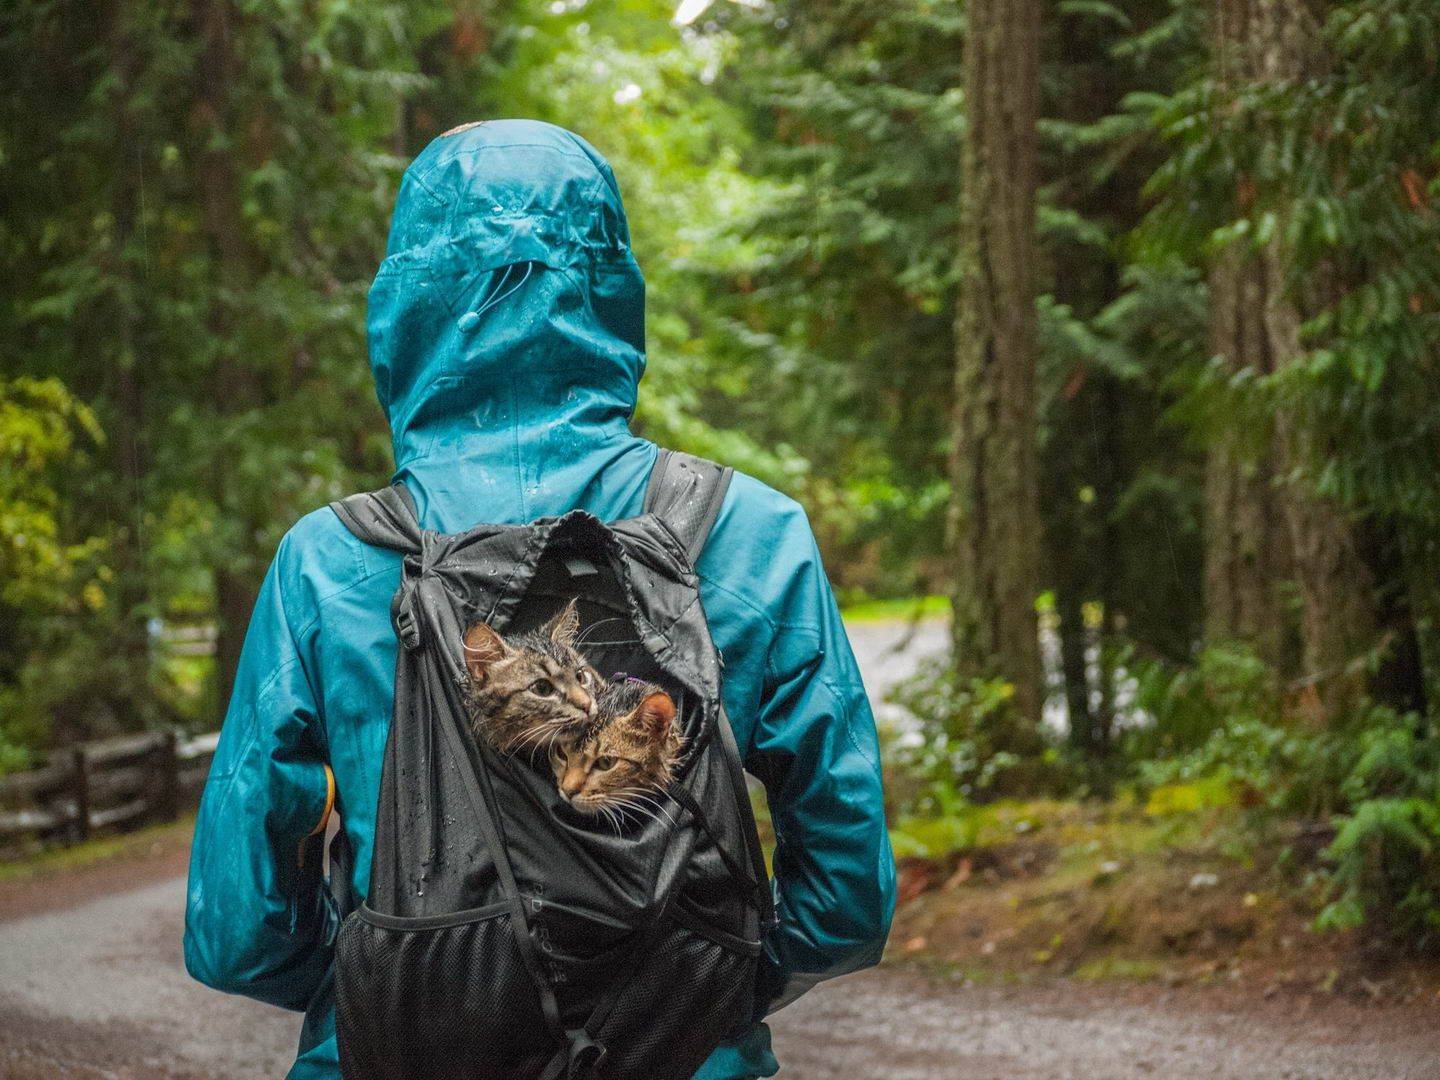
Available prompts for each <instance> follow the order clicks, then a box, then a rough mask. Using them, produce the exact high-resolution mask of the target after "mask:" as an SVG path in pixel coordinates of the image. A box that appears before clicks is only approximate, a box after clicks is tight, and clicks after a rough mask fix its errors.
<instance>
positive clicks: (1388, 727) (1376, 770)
mask: <svg viewBox="0 0 1440 1080" xmlns="http://www.w3.org/2000/svg"><path fill="white" fill-rule="evenodd" d="M1357 746H1358V754H1357V756H1356V758H1355V760H1354V762H1353V765H1352V766H1351V768H1350V770H1349V772H1348V775H1346V776H1345V778H1344V780H1343V781H1342V782H1341V785H1340V792H1341V795H1342V796H1343V798H1344V799H1345V801H1346V803H1347V804H1348V808H1347V810H1346V812H1345V813H1342V814H1338V815H1336V817H1335V819H1334V820H1335V824H1336V826H1337V829H1338V831H1337V833H1336V836H1335V839H1334V841H1333V842H1332V843H1331V844H1330V846H1329V848H1328V849H1327V850H1326V853H1325V854H1326V858H1327V859H1328V860H1329V861H1330V863H1331V870H1330V895H1329V903H1328V904H1327V905H1326V907H1325V909H1324V910H1323V911H1322V912H1321V914H1320V918H1319V920H1318V924H1319V925H1320V926H1321V927H1324V928H1348V927H1359V926H1369V927H1371V928H1373V929H1376V930H1378V931H1379V932H1381V933H1383V934H1384V936H1386V937H1389V938H1391V939H1392V940H1393V941H1394V942H1395V943H1397V944H1400V945H1402V946H1404V947H1406V948H1407V949H1414V950H1417V951H1419V950H1427V951H1433V950H1434V949H1435V948H1436V946H1437V945H1440V933H1437V931H1440V860H1437V851H1440V801H1437V797H1440V747H1437V745H1436V740H1435V737H1434V734H1433V732H1432V731H1431V730H1430V728H1429V725H1428V724H1426V723H1425V722H1424V721H1423V720H1422V719H1421V718H1420V717H1419V716H1417V715H1416V714H1414V713H1406V714H1403V715H1402V714H1396V713H1395V712H1393V711H1391V710H1389V709H1381V708H1376V709H1373V710H1371V712H1370V714H1369V716H1368V717H1367V726H1366V728H1365V729H1364V730H1363V731H1361V732H1360V733H1359V737H1358V740H1357Z"/></svg>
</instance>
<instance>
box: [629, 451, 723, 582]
mask: <svg viewBox="0 0 1440 1080" xmlns="http://www.w3.org/2000/svg"><path fill="white" fill-rule="evenodd" d="M734 475H735V470H734V469H731V468H729V467H727V466H724V465H717V464H715V462H713V461H706V460H705V459H704V458H698V457H695V456H694V455H693V454H682V453H680V452H679V451H676V450H661V451H660V456H659V457H657V458H656V459H655V467H654V468H653V469H651V470H650V484H649V486H648V487H646V489H645V508H644V512H645V513H647V514H654V515H655V516H656V517H658V518H659V519H660V520H661V521H663V522H665V524H666V525H667V526H669V528H670V531H671V532H673V533H674V534H675V536H676V538H677V539H679V541H680V543H681V544H683V545H684V546H685V553H686V554H687V555H688V556H689V557H690V565H691V566H694V565H695V560H696V559H698V558H699V557H700V552H701V550H702V549H703V548H704V547H705V541H706V540H707V539H708V538H709V536H710V530H711V528H713V527H714V525H715V519H716V518H717V517H719V516H720V506H721V504H723V503H724V502H725V492H726V491H728V490H729V488H730V479H731V477H733V476H734Z"/></svg>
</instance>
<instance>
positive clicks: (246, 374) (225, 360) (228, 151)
mask: <svg viewBox="0 0 1440 1080" xmlns="http://www.w3.org/2000/svg"><path fill="white" fill-rule="evenodd" d="M240 18H241V16H240V15H239V13H238V12H237V11H236V10H235V7H234V4H233V2H232V0H207V2H206V3H205V4H204V5H203V6H202V7H201V9H200V13H199V19H200V33H201V37H202V40H203V43H204V47H203V48H202V49H201V51H200V67H199V69H198V71H197V78H198V80H199V83H198V85H199V99H200V103H201V116H202V118H203V123H204V124H206V125H207V126H208V127H209V128H210V129H211V132H210V134H211V137H210V138H209V139H208V140H206V145H205V149H204V152H203V153H202V154H201V157H200V161H199V168H198V180H199V187H200V208H201V222H202V225H203V227H204V230H205V238H206V242H207V247H208V249H209V256H210V261H211V265H212V267H213V274H214V281H215V288H214V290H213V292H212V295H211V300H210V310H209V313H208V315H207V317H206V322H207V324H208V327H209V331H210V334H211V336H212V337H213V339H214V340H215V341H217V342H220V343H222V347H221V349H220V351H219V353H218V357H217V360H216V370H215V372H214V375H213V383H214V385H215V387H216V405H217V408H218V409H219V410H221V411H229V410H234V411H240V410H243V409H246V408H253V407H256V406H258V405H260V404H261V403H262V398H263V388H262V387H261V386H260V385H259V383H258V380H257V379H256V377H255V374H254V372H253V371H252V370H251V369H250V368H249V367H248V366H247V359H246V358H245V357H244V356H240V355H236V353H235V352H234V350H233V349H232V348H231V347H230V345H229V343H230V342H231V341H232V338H233V329H234V326H235V313H234V310H233V309H234V305H235V304H236V303H237V302H238V298H239V297H240V296H241V295H242V294H243V292H244V290H245V289H246V288H247V287H248V286H249V284H250V282H251V280H252V278H253V277H254V276H255V275H254V265H253V264H254V258H253V252H252V249H251V245H250V242H249V238H248V236H247V234H246V230H245V221H244V212H243V207H242V206H241V201H240V189H241V181H242V177H241V173H240V163H239V159H238V158H237V156H236V151H235V149H234V143H235V140H237V139H238V138H239V137H240V133H241V131H242V118H240V117H239V116H237V115H236V109H235V104H234V101H233V96H234V84H235V79H236V75H237V62H238V60H237V56H236V51H235V49H236V42H235V35H236V32H237V30H238V29H239V27H238V25H237V24H238V22H239V19H240ZM216 460H217V463H223V462H226V461H227V460H228V456H227V455H223V454H221V455H217V459H216ZM223 469H224V465H223V464H217V466H216V474H215V475H214V476H213V477H212V483H213V485H214V487H213V490H215V491H216V492H218V493H221V494H220V495H219V502H220V507H221V512H222V513H225V514H227V516H234V517H237V518H240V519H241V520H240V521H239V522H238V524H239V526H240V528H239V529H238V533H239V535H240V536H242V537H244V538H246V539H244V540H242V541H241V545H242V548H241V550H239V551H235V552H232V553H230V555H229V563H228V564H227V565H225V566H222V567H216V569H215V576H214V589H215V614H216V621H217V626H216V636H215V665H216V666H215V679H216V687H217V691H218V697H217V701H218V705H219V709H220V713H221V716H222V717H223V715H224V713H225V709H226V708H227V706H228V705H229V701H230V692H231V689H232V688H233V686H234V683H235V668H236V666H237V664H238V663H239V659H240V649H241V646H242V645H243V644H244V640H245V631H246V629H247V627H248V624H249V621H250V612H251V610H252V609H253V607H254V603H255V592H256V590H257V588H258V582H257V581H256V580H254V575H252V574H250V573H247V569H248V568H249V567H250V565H251V563H252V560H253V552H252V551H251V550H250V549H249V545H250V543H251V542H252V541H251V540H250V539H249V538H252V537H254V536H255V535H256V532H257V531H258V530H257V528H256V525H255V523H254V522H251V521H249V520H245V519H244V518H245V513H244V510H243V509H240V510H237V509H236V508H235V507H233V506H229V505H227V500H226V498H225V496H224V494H223V493H224V492H225V491H226V490H227V486H228V485H227V477H226V476H225V475H224V472H223Z"/></svg>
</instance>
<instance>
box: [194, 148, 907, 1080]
mask: <svg viewBox="0 0 1440 1080" xmlns="http://www.w3.org/2000/svg"><path fill="white" fill-rule="evenodd" d="M370 305H371V306H370V316H369V328H370V351H371V362H372V366H373V368H374V372H375V378H376V383H377V389H378V392H379V395H380V400H381V403H382V405H383V406H384V407H385V409H386V412H387V414H388V416H389V418H390V423H391V428H392V433H393V439H394V446H395V455H396V463H397V475H396V478H397V480H399V481H400V482H402V483H404V484H405V486H406V487H407V488H408V489H409V491H410V492H411V493H412V494H413V495H414V497H415V501H416V504H417V507H418V512H419V517H420V521H421V524H422V525H424V526H425V527H426V528H428V529H433V530H437V531H441V532H457V531H460V530H462V529H464V528H467V527H469V526H471V525H473V524H476V523H478V522H495V523H521V522H526V521H530V520H533V519H535V518H539V517H545V516H549V515H555V514H561V513H565V512H567V511H569V510H572V509H583V510H587V511H589V512H590V513H592V514H594V515H595V516H596V517H598V518H600V519H602V520H616V519H620V518H624V517H627V516H630V515H633V514H635V513H637V512H638V511H639V509H640V504H641V501H642V499H643V495H644V489H645V484H646V481H647V479H648V477H649V474H650V469H651V466H652V464H653V462H654V460H655V456H656V454H657V452H658V450H657V448H656V447H655V446H654V444H652V443H649V442H647V441H645V440H643V439H640V438H637V437H636V436H634V435H632V434H631V433H630V430H629V419H630V415H631V413H632V411H633V409H634V404H635V395H636V390H637V385H638V382H639V379H640V375H641V373H642V371H643V368H644V351H643V350H644V316H643V312H644V285H643V281H642V279H641V277H640V273H639V270H638V268H637V267H636V265H635V263H634V260H633V258H632V257H631V255H630V250H629V236H628V231H627V227H626V223H625V217H624V211H623V208H622V206H621V203H620V196H619V191H618V189H617V187H616V184H615V180H614V177H613V176H612V174H611V172H610V169H609V167H608V165H606V164H605V162H604V161H603V159H602V158H601V157H600V156H599V155H598V154H597V153H596V152H595V151H594V150H593V149H592V148H591V147H590V146H589V145H588V144H587V143H585V142H584V141H583V140H581V139H579V138H577V137H576V136H574V135H571V134H570V133H568V132H565V131H563V130H561V129H558V128H555V127H552V126H549V125H545V124H539V123H534V122H528V121H500V122H493V123H484V124H479V125H469V126H467V127H465V128H462V129H458V130H457V132H455V133H453V134H450V135H448V136H442V137H441V138H440V139H438V140H436V141H435V142H434V143H432V144H431V146H430V147H429V148H428V149H427V150H426V151H425V152H424V153H423V154H421V156H420V157H419V158H417V159H416V161H415V162H414V164H413V165H412V166H411V168H410V169H409V171H408V172H407V174H406V178H405V181H404V184H403V185H402V188H401V192H400V196H399V200H398V202H397V206H396V211H395V218H394V222H393V224H392V229H391V236H390V244H389V249H388V252H387V257H386V259H385V262H384V263H383V264H382V267H381V270H380V273H379V274H378V275H377V277H376V281H375V284H374V287H373V288H372V290H371V297H370ZM697 571H698V573H699V576H700V593H701V599H702V603H703V605H704V608H705V613H706V617H707V620H708V622H709V624H710V628H711V633H712V635H713V637H714V640H715V643H716V645H717V647H718V648H719V650H720V652H721V654H722V656H723V659H724V663H725V683H724V697H725V703H726V709H727V712H728V715H729V716H730V718H731V722H732V724H733V726H734V728H735V736H736V739H737V741H738V743H739V745H740V747H741V751H742V753H743V754H744V755H745V760H746V767H747V769H749V770H750V771H751V772H752V773H754V774H755V775H756V776H758V777H759V778H760V779H761V780H762V781H763V782H764V784H765V786H766V789H767V792H768V795H769V799H770V804H771V810H772V817H773V821H774V824H775V832H776V838H777V847H776V852H775V857H774V871H775V881H776V907H777V913H778V916H779V920H780V924H779V927H778V928H777V929H776V930H775V931H774V932H773V933H772V934H771V936H770V938H769V940H768V941H767V945H766V956H767V961H766V963H765V965H764V970H763V974H762V986H761V988H760V993H759V996H758V1000H760V1001H761V1002H762V1003H765V1004H766V1010H765V1011H768V1010H769V1009H773V1008H774V1007H776V1006H777V1005H778V1004H781V1003H783V1002H784V1001H787V1000H789V999H791V998H793V997H794V996H795V995H796V994H798V993H799V992H801V991H803V990H804V989H806V988H807V987H808V986H810V985H813V983H814V982H816V981H818V980H819V979H821V978H825V977H829V976H832V975H837V974H841V973H843V972H845V971H849V970H853V969H855V968H858V967H862V966H865V965H867V964H870V963H873V962H874V961H875V960H877V959H878V957H879V954H880V951H881V949H882V947H883V944H884V937H885V933H886V931H887V929H888V926H889V920H890V915H891V910H892V907H893V903H894V872H893V863H892V860H891V856H890V849H889V844H888V840H887V838H886V833H885V824H884V813H883V806H882V799H881V788H880V768H879V758H878V749H877V742H876V736H875V728H874V722H873V719H872V718H871V715H870V711H869V707H868V704H867V703H866V700H865V695H864V690H863V687H862V686H861V683H860V677H859V672H858V670H857V669H856V666H855V663H854V659H853V657H852V656H851V653H850V649H849V646H848V644H847V642H846V640H845V635H844V631H843V628H842V626H841V624H840V619H839V614H838V611H837V610H836V607H835V603H834V599H833V597H832V595H831V592H830V589H829V586H828V584H827V582H826V580H825V577H824V572H823V569H822V567H821V565H820V560H819V555H818V553H817V551H816V548H815V543H814V539H813V537H812V536H811V532H810V528H809V526H808V524H807V522H806V520H805V517H804V514H803V512H802V511H801V510H800V508H799V507H798V506H797V505H796V504H795V503H794V502H793V501H791V500H789V499H787V498H785V497H784V496H782V495H779V494H777V493H776V492H774V491H772V490H770V489H769V488H767V487H765V486H764V485H762V484H760V483H758V482H757V481H755V480H752V479H750V478H748V477H744V476H740V475H737V476H736V478H735V481H734V483H733V484H732V485H731V487H730V491H729V494H728V495H727V497H726V500H725V504H724V506H723V507H722V509H721V513H720V516H719V518H718V520H717V521H716V525H715V528H714V531H713V532H712V534H711V539H710V541H709V544H708V545H707V546H706V548H705V550H704V552H703V554H702V556H701V558H700V561H699V565H698V567H697ZM399 576H400V563H399V557H398V556H396V555H394V554H392V553H390V552H386V551H383V550H380V549H376V548H370V547H367V546H365V545H363V544H361V543H360V542H359V541H357V540H355V539H354V538H353V537H352V536H351V535H350V534H349V533H348V532H347V531H346V530H345V528H344V527H343V526H342V525H341V523H340V521H339V519H338V518H336V517H335V515H334V513H333V512H332V511H330V510H329V509H325V510H320V511H316V512H315V513H313V514H310V515H309V516H307V517H306V518H304V519H302V520H301V521H300V522H299V523H298V524H297V525H296V526H295V527H294V528H293V529H292V530H291V531H290V533H289V534H288V535H287V536H286V538H285V539H284V541H282V543H281V546H280V550H279V552H278V553H277V555H276V559H275V563H274V565H273V566H272V567H271V570H270V574H269V575H268V577H267V579H266V581H265V584H264V586H263V588H262V590H261V594H260V597H259V600H258V601H257V604H256V609H255V615H254V618H253V621H252V625H251V629H250V633H249V635H248V636H247V639H246V645H245V651H244V655H243V656H242V659H241V665H240V671H239V673H238V675H237V679H236V685H235V693H234V697H233V699H232V701H231V705H230V710H229V713H228V715H227V718H226V722H225V727H224V730H223V733H222V738H221V745H220V749H219V751H218V752H217V755H216V759H215V765H214V768H213V771H212V774H211V779H210V782H209V784H208V785H207V788H206V793H205V797H204V799H203V801H202V805H201V812H200V817H199V821H198V823H197V826H196V836H195V845H194V852H193V855H192V861H191V873H190V892H189V905H188V910H187V918H186V937H185V957H186V963H187V966H188V967H189V969H190V971H191V972H192V974H194V975H195V977H197V978H199V979H201V980H202V981H204V982H206V983H208V984H210V985H212V986H215V987H217V988H220V989H224V990H228V991H231V992H236V993H243V994H246V995H249V996H252V997H257V998H260V999H261V1000H265V1001H269V1002H272V1003H274V1004H278V1005H282V1006H285V1007H288V1008H295V1009H304V1010H306V1012H307V1020H306V1025H305V1028H304V1031H303V1033H302V1037H301V1048H300V1049H301V1053H300V1057H299V1059H298V1060H297V1062H296V1065H295V1068H294V1069H293V1070H292V1073H291V1075H292V1076H293V1077H323V1078H327V1080H331V1078H334V1077H337V1076H338V1075H339V1069H338V1065H337V1063H336V1054H335V1044H334V1036H333V1003H332V1001H331V979H332V970H331V968H332V958H333V938H334V933H335V930H336V919H335V915H334V910H333V906H332V905H331V904H330V903H329V901H328V898H327V893H326V890H325V886H324V885H323V883H322V882H321V881H320V880H319V878H318V876H317V871H316V870H315V869H314V867H313V866H307V867H306V868H305V869H300V868H299V867H298V864H297V858H296V853H297V848H298V846H299V845H300V844H301V842H302V841H303V840H304V839H305V837H306V836H307V835H308V834H310V833H311V832H312V831H313V830H314V829H315V828H316V827H317V826H318V825H320V824H321V823H322V822H323V820H324V818H325V816H326V813H327V810H328V807H329V805H330V800H331V799H332V798H333V799H334V800H335V805H336V807H337V808H338V809H339V811H340V812H341V816H342V821H343V825H344V828H345V831H346V835H347V838H348V840H349V842H350V845H351V847H352V850H353V852H354V867H353V874H352V885H353V888H354V889H355V891H356V895H359V896H363V895H364V894H365V890H366V886H367V883H368V880H369V869H370V854H371V842H372V837H373V829H374V821H375V812H376V802H377V798H378V792H379V787H380V768H381V761H382V758H383V752H384V746H385V740H386V737H387V734H388V730H389V723H390V705H391V702H392V700H393V697H394V671H395V660H396V649H397V644H396V641H395V637H394V631H393V629H392V626H391V622H390V601H391V597H392V595H393V593H394V591H395V587H396V584H397V583H398V581H399ZM327 764H328V765H329V766H330V768H331V769H332V770H333V777H334V786H333V788H332V787H331V785H330V780H329V777H328V776H327V773H326V765H327ZM774 1071H775V1064H774V1060H773V1058H772V1057H771V1055H770V1053H769V1046H768V1035H767V1033H766V1031H765V1029H764V1028H763V1026H757V1027H756V1029H755V1030H754V1031H753V1032H752V1033H751V1035H750V1036H749V1037H747V1038H746V1039H743V1040H741V1041H740V1042H739V1043H737V1044H736V1045H734V1046H731V1047H725V1048H722V1049H721V1050H720V1051H718V1052H717V1053H716V1055H715V1056H714V1057H713V1058H712V1059H711V1061H710V1062H709V1063H708V1064H707V1065H706V1066H705V1068H704V1069H703V1070H702V1071H701V1073H700V1075H701V1076H704V1077H709V1078H731V1077H746V1076H760V1075H771V1074H773V1072H774Z"/></svg>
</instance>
